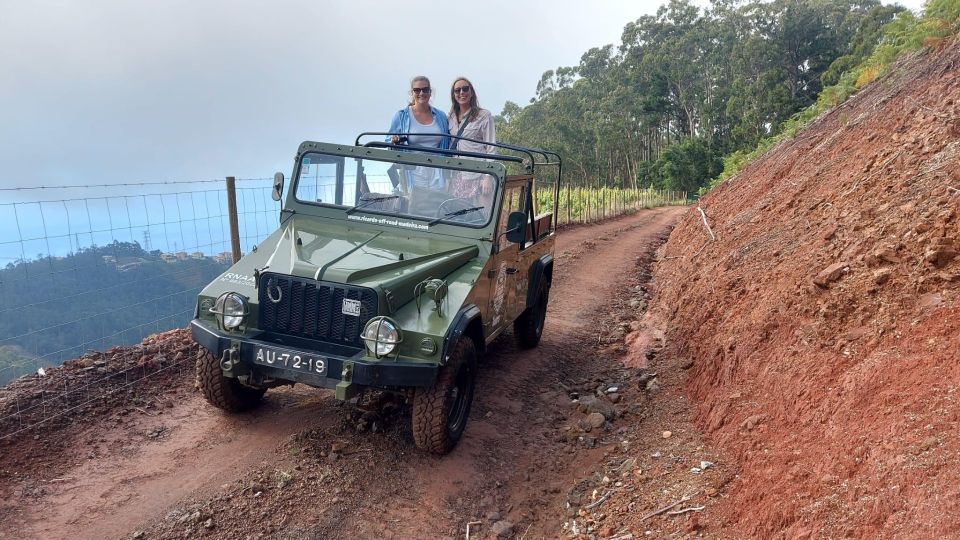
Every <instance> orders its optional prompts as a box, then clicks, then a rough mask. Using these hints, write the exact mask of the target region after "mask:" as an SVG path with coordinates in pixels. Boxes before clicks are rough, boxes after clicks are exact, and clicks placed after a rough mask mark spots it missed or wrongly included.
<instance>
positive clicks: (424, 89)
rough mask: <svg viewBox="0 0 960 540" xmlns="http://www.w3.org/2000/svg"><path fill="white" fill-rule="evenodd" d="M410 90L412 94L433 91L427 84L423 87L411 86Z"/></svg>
mask: <svg viewBox="0 0 960 540" xmlns="http://www.w3.org/2000/svg"><path fill="white" fill-rule="evenodd" d="M410 90H411V91H412V92H413V93H414V94H417V95H420V94H429V93H430V92H433V89H432V88H430V87H429V86H427V87H425V88H411V89H410Z"/></svg>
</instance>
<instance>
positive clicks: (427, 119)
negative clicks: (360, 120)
mask: <svg viewBox="0 0 960 540" xmlns="http://www.w3.org/2000/svg"><path fill="white" fill-rule="evenodd" d="M432 95H433V88H432V87H431V86H430V79H428V78H426V77H424V76H423V75H418V76H416V77H414V78H413V79H412V80H411V81H410V103H409V104H407V106H406V107H404V108H402V109H400V110H399V111H397V113H396V114H394V115H393V120H392V121H391V122H390V133H404V134H406V137H405V138H406V140H403V139H404V138H403V137H402V136H400V135H393V136H391V138H390V142H392V143H393V144H402V143H404V142H405V143H406V144H409V145H410V146H427V147H432V148H442V149H447V148H450V138H449V137H443V136H442V135H446V134H447V132H448V130H449V126H448V125H447V116H446V115H444V114H443V111H441V110H440V109H438V108H436V107H433V106H431V105H430V97H431V96H432Z"/></svg>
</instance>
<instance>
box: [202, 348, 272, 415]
mask: <svg viewBox="0 0 960 540" xmlns="http://www.w3.org/2000/svg"><path fill="white" fill-rule="evenodd" d="M197 388H199V389H200V393H201V394H203V397H204V398H205V399H206V400H207V402H208V403H210V404H211V405H213V406H214V407H217V408H218V409H223V410H225V411H227V412H232V413H235V412H243V411H249V410H250V409H253V408H254V407H256V406H257V405H259V404H260V401H261V399H263V394H264V393H265V392H266V391H267V389H266V388H251V387H249V386H244V385H242V384H240V381H238V380H237V379H234V378H232V377H224V376H223V371H221V370H220V360H218V359H217V357H215V356H214V355H213V353H212V352H210V351H209V350H208V349H206V348H204V347H200V351H199V352H198V353H197Z"/></svg>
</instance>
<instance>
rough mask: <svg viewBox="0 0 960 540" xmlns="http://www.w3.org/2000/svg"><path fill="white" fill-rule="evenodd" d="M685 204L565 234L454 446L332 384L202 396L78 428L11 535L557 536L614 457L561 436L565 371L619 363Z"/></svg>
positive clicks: (24, 496) (8, 512)
mask: <svg viewBox="0 0 960 540" xmlns="http://www.w3.org/2000/svg"><path fill="white" fill-rule="evenodd" d="M683 210H684V209H682V208H660V209H655V210H650V211H642V212H640V213H638V214H635V215H633V216H628V217H624V218H619V219H616V220H610V221H607V222H604V223H601V224H598V225H593V226H582V227H574V228H570V229H567V230H564V231H562V232H561V233H560V234H559V235H558V239H557V248H556V260H557V264H556V266H557V268H556V272H555V276H554V287H553V289H552V291H551V299H550V306H549V311H548V316H547V323H546V329H545V332H544V337H543V340H542V341H541V344H540V346H539V347H538V348H536V349H533V350H531V351H520V350H517V349H515V348H514V346H513V343H512V340H511V339H509V338H510V337H512V336H505V337H504V338H501V339H498V340H497V341H496V342H494V343H493V344H491V347H490V349H491V350H490V351H489V352H488V354H487V355H486V357H485V359H484V362H483V364H482V367H481V370H480V378H479V380H478V387H477V395H476V398H475V402H474V408H473V411H472V412H471V420H470V423H469V424H468V427H467V431H466V434H465V436H464V438H463V440H461V442H460V444H459V446H458V447H457V448H456V449H455V450H454V451H453V452H452V453H451V454H449V455H448V456H445V457H442V458H441V457H435V456H431V455H426V454H423V453H421V452H418V451H416V450H415V448H414V447H413V444H412V436H411V434H410V428H409V426H408V425H407V424H409V410H405V411H401V412H399V413H397V416H396V417H395V418H394V419H393V420H392V421H391V420H390V419H384V420H383V426H382V427H381V431H384V433H358V432H357V430H356V429H355V427H354V425H355V424H354V418H351V415H352V414H354V413H351V412H350V411H351V408H350V407H341V406H338V405H337V404H336V402H335V401H334V400H333V398H332V395H331V392H329V391H317V390H314V389H310V388H306V387H303V386H297V387H295V388H293V389H283V390H273V391H271V392H269V393H268V394H267V399H266V401H265V404H264V406H263V407H261V408H260V409H258V410H256V411H254V412H251V413H246V414H242V415H235V416H227V415H224V414H222V413H220V412H219V411H216V410H214V409H212V408H210V407H209V406H207V405H206V403H205V402H203V400H202V398H200V396H199V395H198V394H196V393H190V394H186V396H185V397H184V398H183V399H181V400H180V401H179V402H176V403H173V404H172V407H171V408H169V409H166V410H162V411H160V412H158V413H154V415H150V416H143V417H142V418H139V419H138V420H137V421H136V423H135V424H134V423H131V424H130V425H128V426H120V427H113V426H110V427H108V426H107V425H106V422H104V423H103V424H101V425H99V426H94V427H93V428H92V429H91V430H89V431H88V432H82V433H81V434H80V435H77V436H74V439H75V440H73V441H71V442H70V443H68V444H66V445H65V446H66V447H67V448H68V450H66V451H65V452H69V453H72V455H71V457H70V459H69V460H65V462H67V463H76V465H65V466H62V467H60V468H58V469H56V470H54V471H50V473H49V474H47V476H50V475H55V476H56V477H57V478H46V479H45V480H43V479H38V478H32V479H31V478H27V479H21V480H20V481H19V482H20V483H19V484H18V485H17V486H16V488H15V489H12V490H4V491H5V492H11V493H13V496H12V497H11V498H10V499H9V501H8V506H7V508H6V509H5V510H4V512H3V514H2V515H3V518H4V519H3V520H2V521H3V524H2V525H0V538H5V537H10V538H14V537H16V538H24V537H34V538H52V537H76V538H116V537H122V536H124V535H125V534H126V535H129V534H131V533H132V532H134V531H135V530H138V529H139V530H143V531H146V537H147V538H156V537H164V538H170V537H183V536H184V534H187V535H192V534H199V533H203V534H204V536H207V537H218V538H235V537H237V536H246V535H247V534H250V535H252V536H253V537H257V536H267V537H271V536H278V535H279V536H282V537H284V538H315V537H324V538H348V537H350V538H357V537H372V536H381V537H383V538H417V537H438V536H444V535H446V536H449V537H454V536H462V534H463V532H464V526H465V524H466V523H467V522H468V521H472V520H475V519H482V518H485V517H487V514H491V513H494V512H496V513H497V514H500V515H501V516H502V517H503V519H510V520H511V521H513V522H514V523H517V524H518V525H519V526H523V527H524V528H526V531H527V532H529V535H528V537H529V538H535V537H542V536H554V535H556V534H558V529H557V527H558V525H559V521H558V518H559V517H561V516H559V515H558V512H559V511H560V509H562V502H563V501H562V497H563V495H562V494H561V493H563V492H564V491H565V490H566V489H568V488H569V485H570V482H571V476H572V475H575V474H576V473H577V472H578V470H581V469H582V470H587V469H589V468H590V467H592V466H593V465H594V464H595V463H596V461H597V460H598V459H599V455H600V454H599V453H598V451H597V450H596V449H594V450H591V449H587V448H576V447H571V446H570V445H569V444H565V443H562V442H558V441H557V440H554V439H551V438H550V437H548V436H547V435H546V433H548V432H555V431H556V429H557V428H558V427H559V425H560V424H562V423H563V422H565V421H566V420H567V419H566V417H565V416H564V415H563V414H561V413H562V412H565V411H568V410H569V406H570V403H569V399H568V398H567V396H566V395H565V394H562V393H561V392H557V391H556V389H557V386H556V385H557V382H558V381H560V380H561V379H569V378H571V377H573V378H576V377H578V376H580V375H582V374H585V373H590V372H591V370H594V369H601V368H604V367H605V366H607V367H609V366H613V365H615V364H616V363H617V362H616V359H596V361H595V362H594V361H591V362H585V360H588V359H592V357H593V355H595V354H596V353H595V351H596V349H595V345H596V338H595V336H596V333H595V332H594V330H596V327H597V325H598V321H600V320H601V319H602V315H603V314H604V311H605V303H608V302H609V301H610V300H611V298H610V296H611V295H612V294H614V292H615V288H616V285H617V283H618V280H620V279H622V277H623V276H626V275H628V273H629V272H631V271H632V270H633V269H634V268H635V266H634V265H635V255H636V254H637V253H638V251H639V250H643V249H646V248H648V247H649V244H650V242H651V240H652V239H653V238H655V237H657V236H658V235H661V234H663V232H664V231H665V230H668V229H669V227H670V226H671V225H672V223H673V222H675V220H676V219H677V218H678V217H679V216H680V215H681V213H682V212H683ZM184 384H189V382H188V381H184ZM124 430H125V431H124ZM117 432H119V433H117ZM144 433H147V434H149V435H148V436H144V435H143V434H144ZM124 436H125V437H126V439H124ZM131 436H132V437H131ZM118 440H119V441H120V442H114V444H112V445H108V444H104V443H105V441H118ZM338 445H339V449H340V451H339V452H334V451H333V450H332V449H331V448H333V449H337V448H338ZM344 446H345V447H346V450H344V449H343V447H344ZM87 452H90V455H89V456H87V457H88V458H89V459H86V460H84V459H82V458H80V457H78V456H81V455H85V454H87ZM48 458H49V456H48ZM278 475H279V477H280V478H281V480H280V481H279V484H277V483H276V482H277V480H276V478H277V476H278ZM284 475H289V476H290V478H293V480H292V481H291V480H287V479H286V476H284ZM37 476H43V475H42V473H40V472H37ZM38 482H39V483H42V486H43V487H42V488H41V489H28V486H31V485H36V484H37V483H38ZM261 493H262V494H263V495H262V496H261ZM197 516H199V517H202V518H203V519H202V520H201V519H197ZM208 518H209V521H207V520H208ZM203 521H206V523H205V524H204V523H202V522H203ZM204 525H209V526H206V527H205V526H204ZM488 525H489V522H487V523H485V526H488ZM517 532H518V534H519V533H521V532H522V531H517ZM281 533H282V534H281Z"/></svg>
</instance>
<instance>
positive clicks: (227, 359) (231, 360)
mask: <svg viewBox="0 0 960 540" xmlns="http://www.w3.org/2000/svg"><path fill="white" fill-rule="evenodd" d="M239 356H240V348H239V347H237V346H236V345H233V346H232V347H230V348H229V349H224V350H223V356H221V357H220V369H221V370H223V371H230V370H232V369H233V366H234V365H235V364H236V363H237V358H238V357H239Z"/></svg>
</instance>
